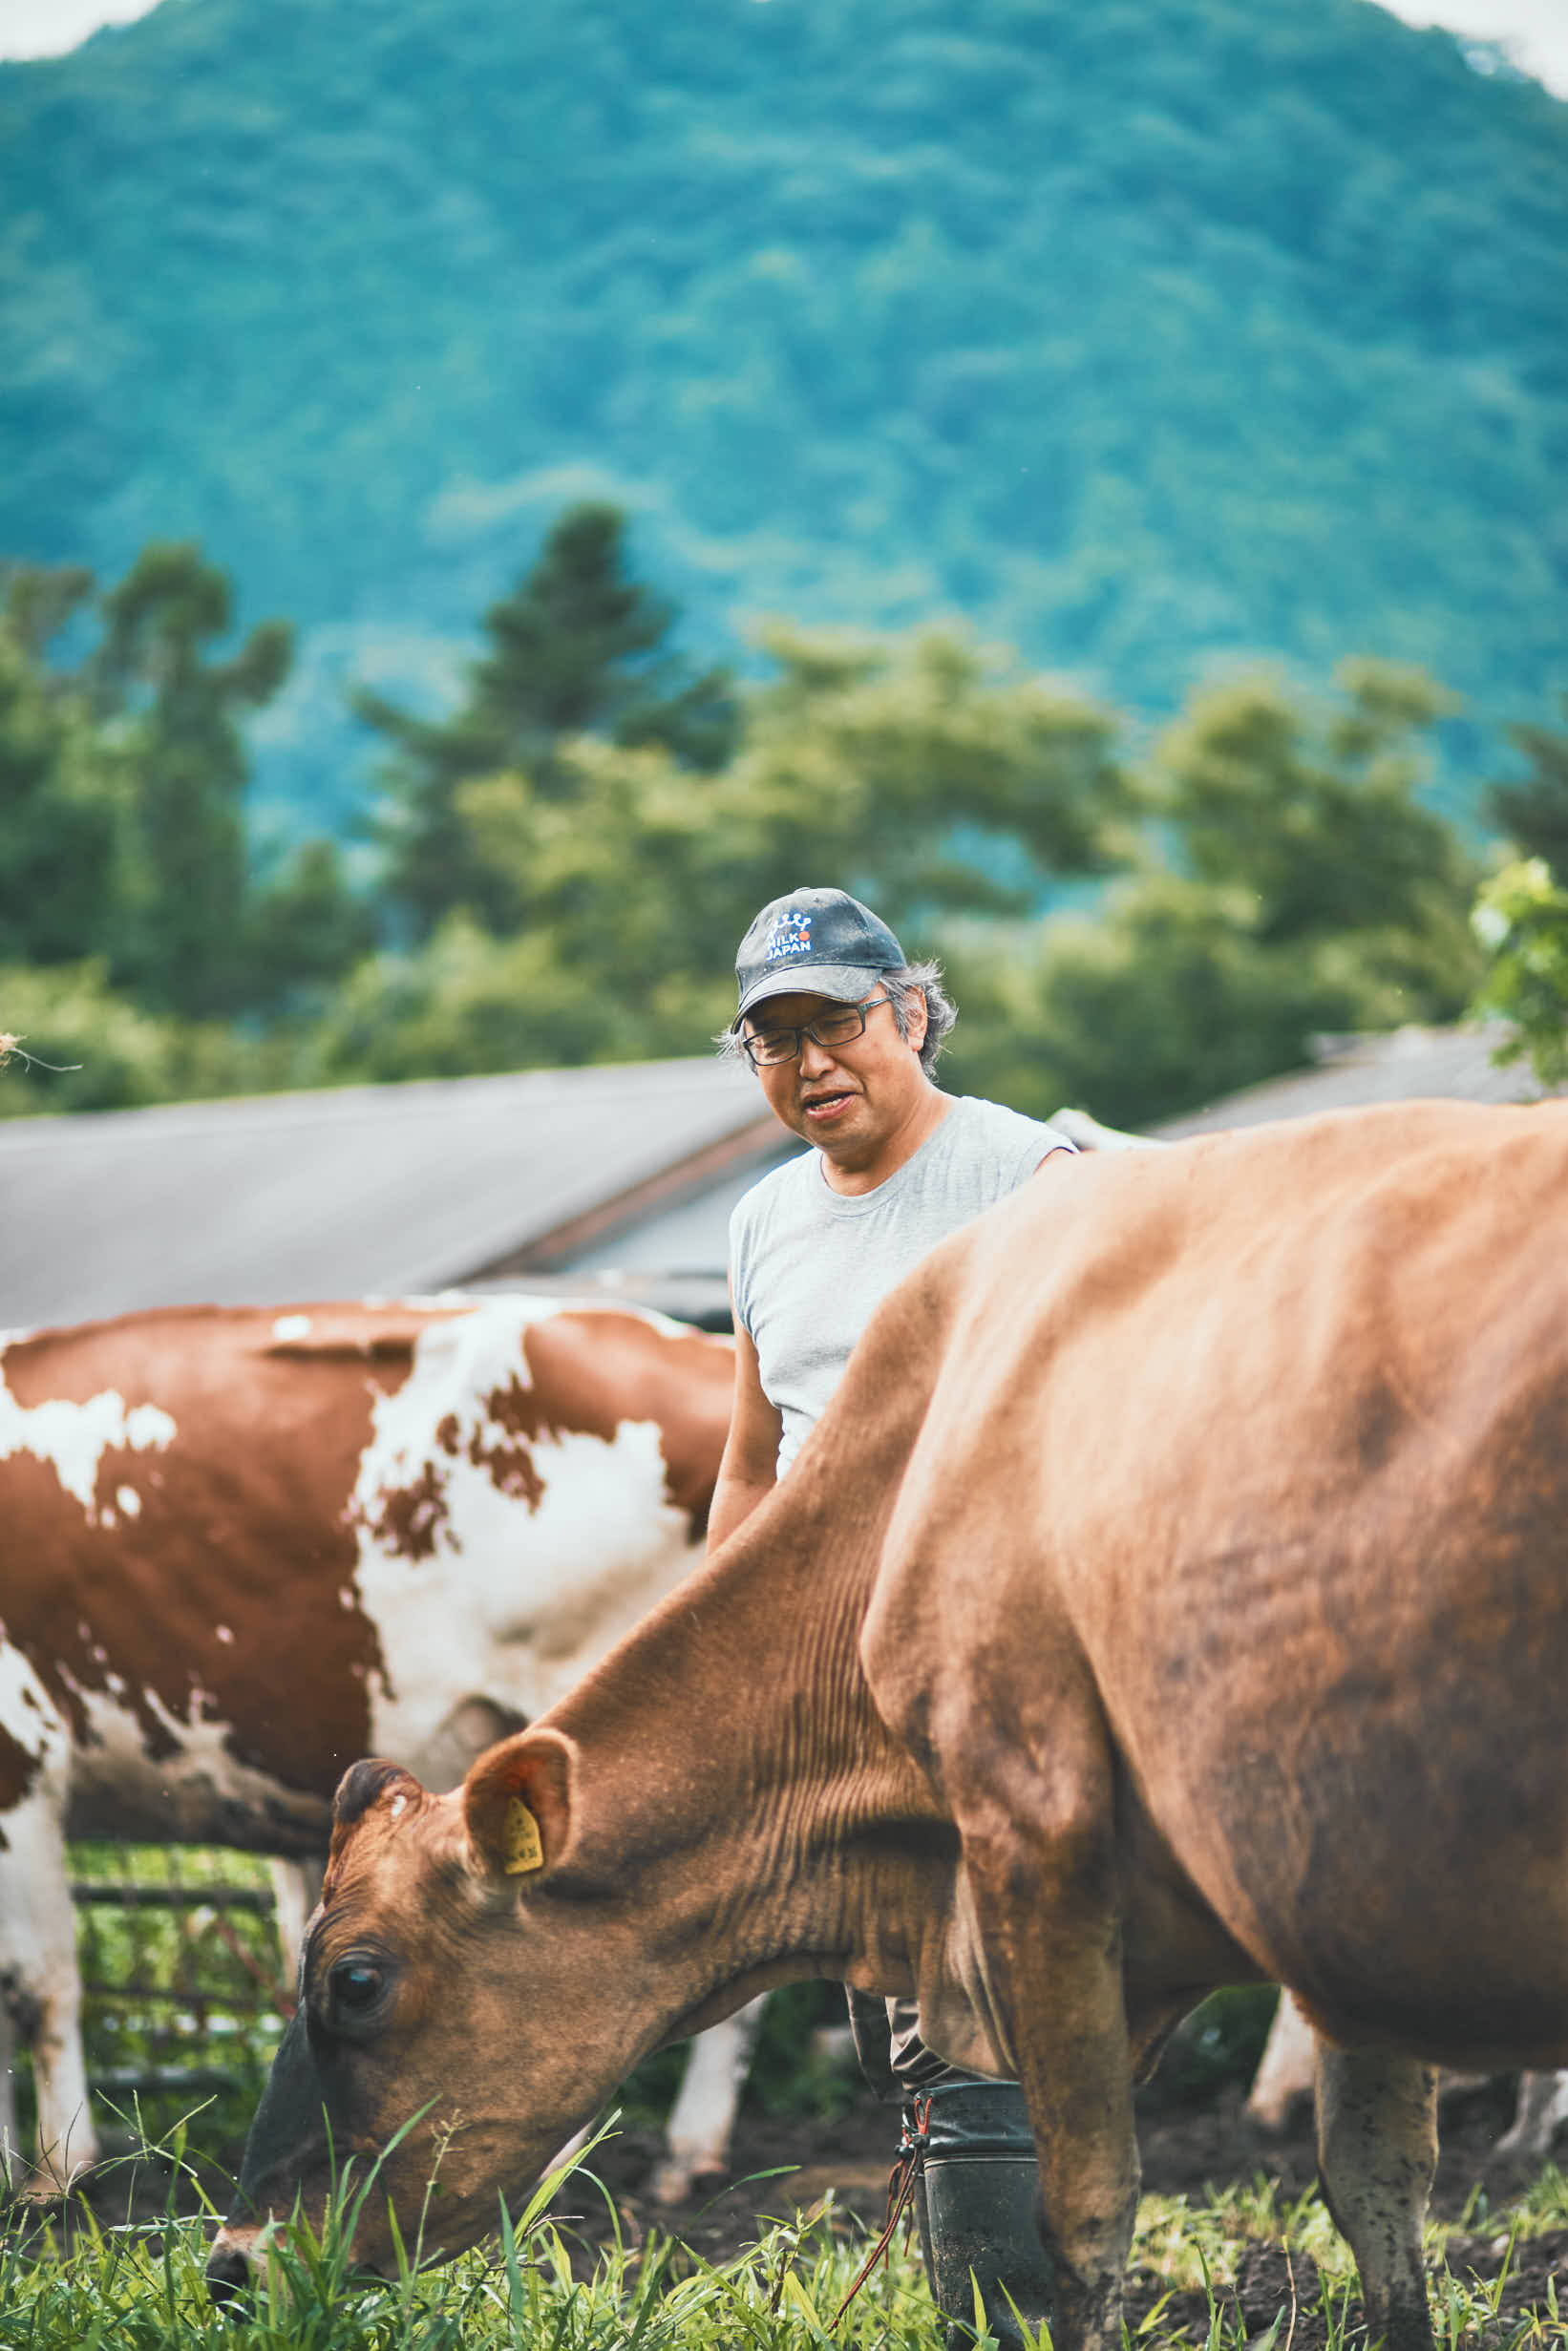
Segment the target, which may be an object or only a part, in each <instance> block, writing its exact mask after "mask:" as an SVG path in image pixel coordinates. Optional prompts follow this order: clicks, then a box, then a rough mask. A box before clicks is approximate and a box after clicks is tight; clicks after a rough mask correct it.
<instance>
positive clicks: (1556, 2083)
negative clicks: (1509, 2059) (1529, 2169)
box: [1493, 2073, 1568, 2162]
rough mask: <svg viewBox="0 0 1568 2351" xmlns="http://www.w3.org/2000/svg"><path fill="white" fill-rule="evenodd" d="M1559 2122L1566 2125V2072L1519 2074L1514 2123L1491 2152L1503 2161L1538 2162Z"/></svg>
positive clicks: (1567, 2101) (1567, 2074) (1547, 2149)
mask: <svg viewBox="0 0 1568 2351" xmlns="http://www.w3.org/2000/svg"><path fill="white" fill-rule="evenodd" d="M1562 2122H1568V2073H1521V2074H1520V2076H1519V2096H1518V2104H1517V2106H1516V2107H1515V2109H1514V2120H1513V2122H1512V2123H1511V2124H1510V2125H1509V2127H1508V2129H1506V2130H1505V2131H1504V2132H1503V2135H1502V2137H1501V2138H1500V2139H1499V2140H1498V2141H1497V2144H1496V2146H1495V2148H1494V2150H1493V2152H1494V2154H1495V2155H1497V2156H1498V2157H1500V2158H1501V2159H1502V2160H1504V2161H1507V2160H1509V2159H1510V2158H1511V2157H1517V2158H1518V2159H1519V2160H1520V2161H1521V2162H1522V2161H1524V2160H1525V2159H1526V2158H1527V2157H1528V2158H1529V2159H1530V2160H1531V2161H1533V2162H1538V2161H1539V2160H1540V2158H1541V2157H1542V2156H1544V2155H1546V2154H1548V2153H1549V2152H1550V2150H1551V2146H1552V2141H1553V2140H1554V2139H1555V2138H1556V2136H1557V2126H1558V2124H1559V2123H1562Z"/></svg>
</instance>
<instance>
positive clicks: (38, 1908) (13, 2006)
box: [0, 1780, 98, 2192]
mask: <svg viewBox="0 0 1568 2351" xmlns="http://www.w3.org/2000/svg"><path fill="white" fill-rule="evenodd" d="M5 1833H6V1847H5V1850H4V1851H3V1852H0V1992H3V1995H4V1998H5V2001H6V2004H7V2007H8V2009H9V2011H10V2018H11V2027H12V2030H13V2032H14V2033H15V2034H16V2036H17V2037H18V2038H20V2039H21V2040H22V2041H24V2042H25V2043H26V2044H28V2046H29V2047H30V2049H31V2051H32V2076H33V2085H34V2087H35V2090H36V2092H37V2102H38V2164H37V2171H36V2175H35V2178H34V2181H33V2183H32V2184H33V2186H34V2187H35V2188H36V2189H37V2190H39V2191H40V2192H48V2191H49V2190H51V2189H57V2188H62V2187H64V2186H65V2185H66V2183H67V2182H68V2181H69V2180H70V2179H71V2178H72V2176H73V2175H74V2173H75V2172H78V2171H85V2170H86V2168H87V2166H88V2165H89V2164H91V2163H94V2162H95V2161H96V2159H97V2152H98V2149H97V2140H96V2137H95V2133H94V2129H93V2124H92V2119H91V2111H90V2108H89V2106H88V2102H87V2066H86V2061H85V2059H84V2058H83V2055H82V2041H81V1978H80V1976H79V1974H78V1972H77V1967H76V1914H75V1911H74V1907H73V1905H72V1900H71V1885H70V1880H69V1877H68V1875H67V1873H66V1855H65V1807H64V1803H63V1800H62V1799H61V1797H60V1795H59V1792H58V1790H56V1789H54V1787H53V1785H52V1783H51V1782H50V1781H49V1780H45V1781H44V1782H43V1783H42V1784H41V1785H39V1786H38V1787H36V1788H35V1789H34V1790H33V1791H32V1793H31V1794H30V1795H28V1796H27V1797H26V1798H25V1799H24V1800H23V1802H22V1803H21V1804H19V1805H17V1806H16V1807H15V1809H14V1810H13V1811H10V1812H8V1813H7V1815H6V1822H5Z"/></svg>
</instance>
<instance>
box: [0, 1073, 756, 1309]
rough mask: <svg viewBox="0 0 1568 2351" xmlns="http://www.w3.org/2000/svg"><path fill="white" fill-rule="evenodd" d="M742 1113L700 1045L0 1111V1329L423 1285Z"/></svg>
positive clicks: (578, 1211) (747, 1123)
mask: <svg viewBox="0 0 1568 2351" xmlns="http://www.w3.org/2000/svg"><path fill="white" fill-rule="evenodd" d="M759 1114H764V1115H765V1106H764V1105H763V1103H762V1101H761V1098H760V1096H759V1094H758V1092H757V1089H756V1086H755V1084H754V1082H753V1080H752V1077H751V1075H750V1072H749V1071H747V1070H745V1069H744V1068H743V1067H741V1066H740V1065H739V1064H737V1063H734V1062H729V1061H721V1060H719V1059H717V1058H716V1057H712V1056H710V1057H706V1058H704V1059H701V1060H682V1061H663V1062H639V1063H632V1064H624V1065H621V1066H618V1067H612V1068H598V1069H587V1070H523V1071H520V1072H518V1073H516V1074H508V1075H506V1076H501V1077H475V1078H453V1079H442V1080H434V1081H422V1082H419V1083H416V1084H413V1085H405V1086H351V1087H343V1088H338V1089H334V1090H331V1091H322V1092H316V1093H296V1094H258V1095H248V1096H245V1097H244V1098H243V1099H240V1100H234V1101H224V1102H182V1103H173V1104H168V1105H163V1106H159V1108H157V1109H153V1110H141V1111H112V1112H93V1113H89V1114H85V1115H77V1116H74V1117H69V1118H65V1117H60V1118H18V1119H11V1120H5V1121H0V1326H9V1327H11V1328H16V1327H19V1326H29V1325H36V1324H40V1323H47V1322H83V1321H87V1320H90V1319H92V1318H95V1317H96V1316H99V1315H107V1314H119V1313H124V1312H128V1311H130V1310H131V1309H133V1308H137V1307H142V1306H151V1305H181V1304H191V1303H205V1302H212V1303H220V1304H225V1305H237V1304H275V1303H287V1302H288V1301H290V1300H296V1299H320V1298H335V1297H363V1296H367V1295H370V1296H375V1295H378V1294H381V1295H385V1294H391V1295H398V1294H408V1293H412V1292H420V1291H428V1290H433V1289H441V1288H444V1287H447V1286H449V1285H451V1284H454V1283H458V1282H461V1281H463V1280H464V1278H465V1276H469V1275H472V1274H475V1273H477V1272H479V1271H480V1270H481V1269H485V1268H489V1267H492V1266H494V1265H496V1264H497V1263H498V1261H501V1260H506V1259H508V1258H513V1257H516V1256H517V1255H518V1254H519V1252H523V1251H526V1250H527V1249H528V1247H529V1246H530V1244H532V1243H535V1242H537V1241H540V1240H542V1239H544V1238H545V1237H546V1236H547V1235H549V1234H550V1233H552V1232H553V1231H555V1230H556V1229H557V1228H560V1227H563V1226H569V1225H571V1223H572V1222H573V1220H574V1219H578V1218H583V1216H584V1215H585V1214H590V1213H591V1212H594V1211H596V1210H604V1209H606V1208H607V1206H608V1204H610V1203H613V1202H614V1201H615V1199H616V1198H617V1197H619V1196H620V1195H622V1194H624V1193H627V1192H634V1191H635V1190H636V1188H637V1187H638V1186H640V1185H648V1184H649V1183H651V1182H653V1181H654V1179H658V1178H661V1177H665V1176H667V1175H668V1174H669V1172H670V1171H671V1170H675V1171H678V1170H679V1167H680V1164H681V1162H683V1161H685V1160H687V1159H689V1158H694V1157H695V1156H696V1155H697V1154H702V1153H704V1152H710V1151H711V1150H712V1148H713V1147H714V1146H715V1145H721V1144H724V1143H726V1141H727V1140H729V1139H731V1138H732V1139H733V1141H734V1142H735V1144H736V1147H737V1149H739V1150H740V1151H741V1152H742V1154H744V1152H745V1150H746V1148H747V1133H748V1130H752V1131H755V1130H756V1129H757V1125H758V1119H759ZM762 1133H763V1134H764V1135H766V1133H767V1129H766V1128H764V1129H763V1130H762ZM759 1148H760V1150H761V1151H763V1152H764V1153H765V1150H766V1145H765V1144H764V1145H762V1146H760V1147H759ZM609 1254H613V1252H611V1253H609ZM722 1261H723V1250H722V1242H721V1244H720V1252H719V1262H720V1264H721V1265H722ZM512 1286H514V1287H519V1288H520V1287H524V1286H526V1283H525V1281H524V1279H523V1278H522V1277H520V1276H519V1280H518V1281H516V1282H514V1283H513V1285H512Z"/></svg>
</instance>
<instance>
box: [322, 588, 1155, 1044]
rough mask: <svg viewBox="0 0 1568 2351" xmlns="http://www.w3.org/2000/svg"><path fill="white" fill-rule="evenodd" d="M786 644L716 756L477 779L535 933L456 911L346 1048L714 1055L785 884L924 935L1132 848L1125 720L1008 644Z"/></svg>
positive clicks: (478, 824) (473, 852)
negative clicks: (759, 920) (1021, 660)
mask: <svg viewBox="0 0 1568 2351" xmlns="http://www.w3.org/2000/svg"><path fill="white" fill-rule="evenodd" d="M766 649H767V651H768V652H769V654H770V655H771V657H772V659H773V665H774V674H773V676H772V677H771V678H770V679H769V680H767V681H766V682H765V683H763V684H761V685H759V686H756V687H754V688H750V689H749V690H748V691H747V693H746V694H745V696H744V698H743V705H742V713H743V732H742V735H741V739H740V742H739V745H738V747H737V749H736V751H735V752H734V754H733V756H732V757H731V759H730V760H729V761H728V762H727V763H726V765H725V766H723V767H722V768H720V769H718V770H717V771H714V772H710V773H704V772H701V771H694V770H693V769H691V768H689V767H687V766H684V765H683V764H681V762H680V760H679V758H678V757H677V755H676V754H675V753H674V752H672V751H671V750H670V749H669V748H668V746H667V745H664V744H658V743H646V742H644V743H640V744H635V745H632V744H623V743H617V742H612V741H606V740H604V739H601V738H598V737H595V736H593V735H588V734H579V735H577V736H575V737H573V738H572V739H570V740H569V741H564V740H563V741H562V743H561V744H560V745H559V746H558V747H557V750H556V752H555V754H554V758H555V761H556V762H557V763H558V766H559V770H560V774H559V776H558V777H555V778H552V779H551V780H550V781H549V782H548V783H546V784H541V783H540V781H539V779H538V778H537V776H536V775H535V774H534V773H531V772H523V771H520V770H502V771H500V772H498V773H492V774H489V775H485V776H482V777H476V778H475V779H473V780H471V781H470V782H468V783H466V784H465V785H463V786H462V787H461V788H460V789H459V791H458V792H457V794H456V800H455V815H456V820H457V822H458V824H459V825H460V827H461V828H462V830H463V832H464V834H465V836H466V843H465V848H464V855H465V857H467V858H470V859H471V860H472V861H473V863H474V864H475V865H476V866H477V867H478V868H480V869H482V870H483V871H484V872H485V873H486V874H488V875H489V876H490V877H492V879H493V881H494V883H495V886H496V888H497V889H498V891H499V892H502V893H504V897H505V900H506V902H507V903H508V904H509V905H510V906H511V907H512V908H513V909H514V910H515V924H516V928H515V930H514V931H513V932H511V933H509V934H508V935H507V936H506V937H503V938H500V939H498V938H496V937H495V936H494V935H493V934H490V933H487V932H486V931H485V929H484V928H483V926H482V925H480V924H479V923H477V921H475V920H474V919H473V917H472V916H461V917H457V916H448V918H447V919H446V920H445V921H443V922H442V923H441V924H440V925H439V926H438V928H437V929H436V930H435V932H434V933H433V934H432V936H431V937H430V938H429V939H428V940H427V941H425V942H424V943H422V944H421V945H420V946H419V947H418V948H417V949H415V950H414V951H413V952H412V953H410V954H405V955H401V956H397V955H389V956H386V957H383V958H381V959H379V960H378V961H377V963H376V964H373V965H369V966H366V967H365V968H364V969H362V971H361V972H359V973H357V974H356V975H355V980H354V983H353V984H352V985H350V988H349V990H348V991H346V994H345V996H344V999H343V1000H342V1002H341V1003H340V1004H339V1005H338V1006H336V1007H335V1008H334V1013H333V1016H332V1020H331V1022H330V1024H329V1028H330V1035H331V1039H332V1043H331V1046H330V1053H331V1057H332V1059H333V1062H334V1066H337V1067H341V1068H344V1069H348V1068H355V1067H361V1066H364V1067H368V1068H373V1069H374V1070H376V1071H377V1072H379V1073H390V1072H391V1071H392V1070H394V1069H395V1070H396V1071H397V1072H398V1073H399V1074H404V1075H411V1074H414V1073H415V1072H416V1071H418V1070H425V1069H429V1070H450V1069H454V1068H457V1067H463V1066H466V1067H469V1068H486V1069H497V1068H506V1067H513V1066H517V1065H519V1063H523V1062H541V1063H549V1062H552V1061H562V1062H565V1061H579V1060H588V1059H606V1060H607V1059H618V1058H633V1057H640V1056H647V1055H661V1054H672V1053H673V1054H678V1053H689V1052H693V1051H698V1050H700V1049H701V1047H702V1041H703V1039H704V1038H705V1037H706V1036H708V1035H709V1034H710V1033H711V1032H712V1030H713V1029H714V1028H715V1027H718V1025H719V1024H720V1023H721V1022H722V1021H723V1020H724V1019H725V1017H726V1015H727V1013H728V1011H729V1009H730V1007H731V1005H732V1003H733V980H732V977H731V971H732V964H733V958H734V952H735V947H736V944H737V943H738V942H739V939H740V937H741V934H742V932H743V931H744V930H745V928H746V925H747V923H748V922H749V921H751V918H752V915H753V914H754V913H755V912H756V909H757V907H758V906H759V905H761V904H762V903H763V902H764V901H765V900H767V899H769V898H772V897H774V896H776V895H778V894H779V893H780V892H781V891H784V890H787V889H790V888H791V887H792V886H795V885H796V884H799V883H802V882H816V881H823V880H830V879H831V880H837V881H841V882H843V883H845V884H846V885H847V886H848V887H849V888H851V889H854V890H856V891H857V892H858V894H859V895H861V896H862V897H865V898H867V899H869V900H872V901H873V902H874V903H875V904H876V905H877V906H878V907H879V909H880V910H882V911H883V912H884V913H885V914H886V915H887V916H888V917H889V919H890V920H891V921H893V922H894V923H895V924H896V925H897V926H898V928H899V930H900V935H901V938H902V939H903V940H904V943H905V946H906V948H907V950H908V951H909V952H911V953H918V952H922V951H923V950H926V949H929V948H930V947H931V946H933V945H934V944H935V943H938V941H939V939H940V937H941V934H942V930H943V925H944V924H945V923H947V922H950V921H954V920H956V919H958V918H960V917H963V918H967V919H969V920H972V921H989V920H994V919H995V918H997V917H998V916H1000V915H1018V914H1023V913H1028V912H1032V910H1033V909H1035V908H1036V907H1037V906H1038V905H1039V904H1040V903H1041V902H1042V900H1044V898H1045V897H1046V896H1047V895H1048V894H1049V890H1050V889H1051V887H1052V886H1053V884H1054V882H1055V881H1056V879H1058V878H1059V877H1060V876H1061V875H1063V874H1070V873H1078V874H1081V873H1084V872H1098V871H1103V870H1106V869H1107V868H1108V867H1109V866H1110V865H1111V864H1112V863H1113V861H1114V859H1115V858H1116V857H1117V855H1118V853H1120V854H1125V853H1126V848H1127V845H1128V844H1129V843H1130V839H1131V833H1130V820H1131V818H1132V815H1133V814H1134V810H1135V807H1136V799H1135V794H1134V791H1133V787H1132V785H1131V784H1130V782H1129V780H1128V778H1127V776H1126V774H1125V772H1124V770H1123V768H1122V767H1121V765H1120V763H1119V760H1118V757H1117V754H1116V750H1115V734H1116V724H1115V721H1114V720H1113V719H1112V718H1111V717H1110V716H1109V715H1108V714H1107V713H1106V712H1104V711H1102V710H1096V709H1094V708H1093V707H1092V706H1091V705H1090V704H1088V703H1086V702H1084V701H1082V700H1081V699H1079V698H1078V697H1076V696H1073V695H1070V694H1067V693H1064V692H1062V691H1061V690H1060V689H1058V688H1052V687H1050V686H1049V685H1047V684H1045V683H1043V682H1042V681H1041V680H1040V679H1038V678H1035V677H1032V676H1030V675H1029V674H1028V672H1027V671H1025V670H1024V669H1023V668H1022V667H1020V665H1018V664H1017V663H1016V662H1015V661H1013V660H1012V659H1011V658H1010V657H1005V656H1002V655H986V654H984V653H982V652H980V651H979V650H977V649H976V648H975V647H974V646H971V645H969V644H967V643H966V642H965V641H964V639H962V638H960V637H955V636H953V635H951V634H945V633H942V632H933V633H931V634H928V635H925V636H922V637H919V638H915V639H905V640H901V639H893V640H885V641H876V642H868V641H866V640H863V639H854V638H848V637H844V636H841V635H837V634H832V633H813V634H808V633H804V632H797V631H791V630H786V629H784V628H782V627H780V628H776V629H774V630H773V631H772V632H771V633H770V635H769V636H768V638H767V640H766ZM365 1056H369V1057H370V1058H369V1061H368V1062H367V1061H366V1060H365V1058H364V1057H365ZM465 1056H467V1057H468V1058H467V1059H466V1060H465Z"/></svg>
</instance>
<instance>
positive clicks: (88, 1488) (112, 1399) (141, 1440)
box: [0, 1378, 176, 1526]
mask: <svg viewBox="0 0 1568 2351" xmlns="http://www.w3.org/2000/svg"><path fill="white" fill-rule="evenodd" d="M175 1434H176V1430H175V1425H174V1422H173V1421H172V1420H171V1419H170V1417H169V1415H168V1413H167V1412H165V1411H164V1410H163V1409H162V1408H161V1406H159V1405H156V1404H138V1405H136V1406H134V1407H133V1408H132V1409H131V1410H130V1411H127V1410H126V1408H125V1399H124V1397H123V1396H121V1395H119V1394H117V1391H116V1390H115V1389H114V1388H112V1387H106V1388H105V1389H104V1390H103V1391H102V1393H101V1394H100V1395H96V1396H89V1397H88V1399H87V1401H86V1403H85V1404H67V1403H64V1402H63V1401H57V1400H56V1401H53V1402H50V1403H47V1404H34V1405H28V1406H23V1405H19V1404H18V1403H17V1402H16V1399H15V1398H14V1396H12V1395H11V1391H10V1389H9V1388H8V1387H6V1385H5V1382H4V1379H3V1378H0V1461H5V1460H9V1459H10V1457H11V1454H12V1453H31V1454H32V1458H33V1459H34V1460H35V1461H43V1462H47V1463H48V1465H49V1467H50V1468H51V1469H52V1470H53V1472H54V1474H55V1476H56V1477H57V1478H58V1479H59V1481H60V1484H61V1485H62V1486H63V1487H64V1488H65V1491H66V1493H70V1494H74V1496H75V1498H76V1500H77V1501H78V1502H79V1503H80V1504H81V1506H82V1509H83V1510H84V1511H85V1512H86V1514H87V1518H88V1523H89V1525H92V1526H98V1525H102V1526H113V1524H114V1518H113V1516H112V1514H110V1513H109V1512H108V1511H105V1512H104V1513H103V1514H102V1515H101V1517H100V1516H99V1514H98V1513H97V1512H96V1510H95V1507H94V1504H95V1495H96V1493H97V1484H98V1465H99V1463H100V1462H101V1461H102V1459H103V1456H104V1454H105V1453H106V1452H107V1451H109V1450H110V1448H111V1447H114V1448H115V1449H116V1450H120V1449H126V1448H128V1449H129V1450H130V1451H133V1452H147V1451H165V1450H166V1449H167V1448H168V1447H169V1446H170V1445H172V1444H173V1442H174V1439H175Z"/></svg>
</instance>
